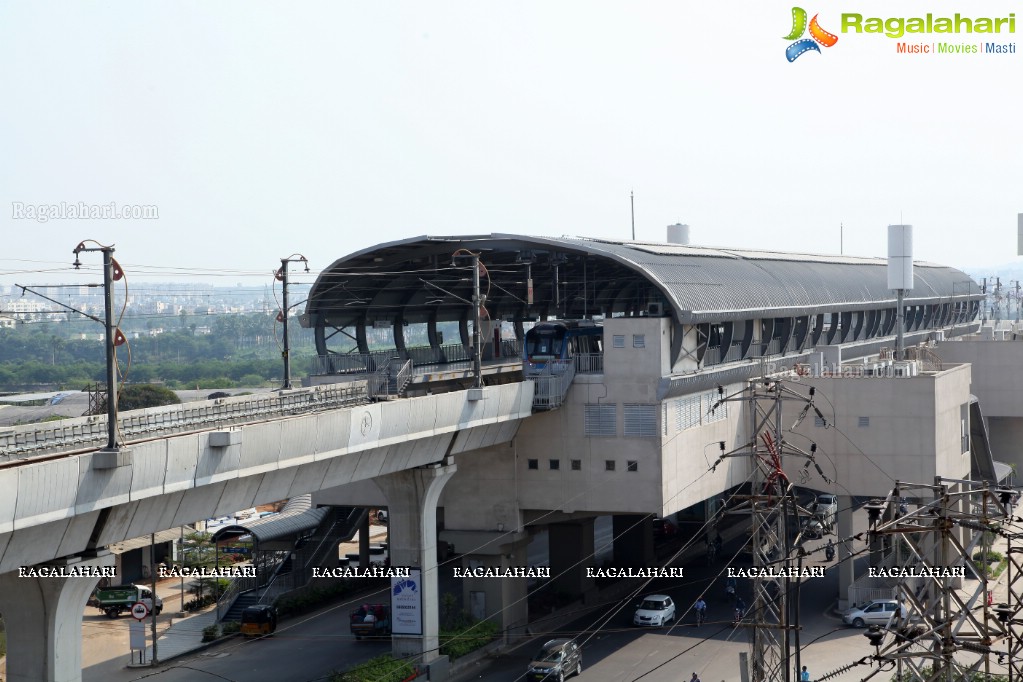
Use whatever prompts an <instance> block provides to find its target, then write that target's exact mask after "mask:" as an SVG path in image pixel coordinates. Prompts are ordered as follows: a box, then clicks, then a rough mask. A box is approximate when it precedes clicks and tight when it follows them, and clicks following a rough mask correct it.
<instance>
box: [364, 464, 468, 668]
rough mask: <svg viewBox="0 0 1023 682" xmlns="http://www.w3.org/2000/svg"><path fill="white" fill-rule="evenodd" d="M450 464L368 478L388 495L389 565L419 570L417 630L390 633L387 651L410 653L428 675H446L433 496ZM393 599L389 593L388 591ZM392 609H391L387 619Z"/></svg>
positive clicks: (436, 495) (451, 471) (437, 493)
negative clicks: (412, 633)
mask: <svg viewBox="0 0 1023 682" xmlns="http://www.w3.org/2000/svg"><path fill="white" fill-rule="evenodd" d="M455 470H456V467H455V465H454V464H447V465H441V464H436V465H429V466H425V467H420V468H418V469H407V470H405V471H398V472H395V473H392V474H387V475H385V476H378V477H377V478H375V479H373V480H374V482H375V483H376V484H377V485H378V486H379V487H380V490H381V491H382V492H383V493H384V496H386V497H387V510H388V515H387V525H388V538H387V548H388V555H389V556H390V561H391V566H395V567H396V566H409V567H411V568H418V569H420V570H421V584H420V585H419V592H420V595H421V603H422V609H421V621H422V634H421V635H403V634H395V635H394V636H393V637H392V639H391V651H392V653H393V654H394V655H395V656H397V657H415V658H416V659H417V660H418V661H419V663H420V666H421V667H427V668H429V669H430V679H432V680H440V679H444V678H445V677H446V670H447V657H446V656H441V655H440V651H439V647H440V618H439V613H440V612H439V606H440V605H439V601H440V599H439V590H438V587H437V582H438V580H437V579H438V577H439V576H438V571H437V500H438V499H440V494H441V491H442V490H443V489H444V485H445V484H446V483H447V482H448V481H449V480H450V479H451V477H452V476H453V475H454V473H455ZM392 602H393V595H392ZM393 620H394V614H392V623H393Z"/></svg>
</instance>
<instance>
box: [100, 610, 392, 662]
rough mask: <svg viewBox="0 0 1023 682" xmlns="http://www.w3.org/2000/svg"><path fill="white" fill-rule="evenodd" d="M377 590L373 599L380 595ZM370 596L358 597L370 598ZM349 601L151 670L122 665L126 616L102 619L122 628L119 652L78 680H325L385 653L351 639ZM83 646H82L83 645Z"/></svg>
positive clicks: (381, 645)
mask: <svg viewBox="0 0 1023 682" xmlns="http://www.w3.org/2000/svg"><path fill="white" fill-rule="evenodd" d="M385 592H386V591H382V592H381V594H380V596H379V597H376V599H377V600H381V599H386V594H385ZM373 600H374V597H365V596H363V597H360V599H359V601H360V603H361V602H363V601H373ZM350 608H352V605H351V604H339V605H335V606H330V607H326V608H324V609H321V610H319V611H316V612H315V613H312V614H309V615H307V616H304V617H300V618H297V619H295V620H289V621H285V622H284V623H282V624H281V626H280V627H279V628H278V630H277V632H276V633H275V634H274V635H273V636H272V637H265V638H260V639H248V640H246V639H241V638H232V639H230V640H227V641H225V642H224V643H222V644H217V645H215V646H213V647H211V648H210V649H207V650H206V651H204V652H200V653H198V654H196V655H194V656H185V657H182V658H180V659H175V660H173V661H171V662H170V663H169V664H168V665H167V666H161V667H158V668H156V669H150V668H136V669H125V668H124V665H125V663H126V661H127V659H128V656H127V631H128V623H127V619H120V620H118V621H107V624H109V627H118V626H119V627H121V628H123V630H124V636H123V640H124V644H123V648H122V649H121V650H120V651H121V653H120V654H118V655H116V656H114V657H113V658H110V659H106V660H103V661H100V662H97V663H95V664H92V665H89V666H87V667H86V668H85V669H84V670H83V671H82V680H83V682H127V681H128V680H141V679H146V680H151V681H152V682H188V681H194V680H205V679H208V680H234V681H237V682H260V681H261V680H273V681H274V682H311V681H312V680H329V679H330V674H331V672H332V671H340V670H345V669H347V668H350V667H352V666H353V665H355V664H356V663H359V662H361V661H364V660H366V659H369V658H372V657H374V656H378V655H380V654H383V653H388V652H389V651H390V650H391V643H390V641H381V642H374V641H366V640H363V641H359V642H356V641H355V640H354V639H353V638H352V637H351V636H350V634H349V632H348V612H349V609H350ZM85 646H88V644H86V645H85Z"/></svg>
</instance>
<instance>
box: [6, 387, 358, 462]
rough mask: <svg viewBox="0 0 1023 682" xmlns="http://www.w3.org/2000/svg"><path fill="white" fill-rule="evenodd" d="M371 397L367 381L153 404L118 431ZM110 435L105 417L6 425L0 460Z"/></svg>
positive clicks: (125, 415) (134, 435) (168, 428)
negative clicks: (177, 403) (153, 405)
mask: <svg viewBox="0 0 1023 682" xmlns="http://www.w3.org/2000/svg"><path fill="white" fill-rule="evenodd" d="M368 399H369V398H368V396H367V393H366V383H365V382H361V381H360V382H353V383H347V384H328V385H324V386H316V387H313V388H305V389H296V390H293V391H282V392H280V393H267V394H262V395H252V396H236V397H229V398H218V399H216V400H204V401H197V402H190V403H183V404H181V405H167V406H164V407H150V408H145V409H142V410H130V411H127V412H122V413H121V414H120V417H119V419H118V433H119V435H120V437H121V439H122V440H123V441H125V442H128V441H131V440H132V439H138V438H143V437H148V436H153V435H166V434H173V433H178V432H183V431H190V430H193V429H198V428H209V427H211V426H212V427H215V426H227V425H230V424H237V423H242V422H248V421H253V420H256V419H261V418H267V417H276V416H286V415H294V414H301V413H303V412H311V411H318V410H323V409H328V408H340V407H347V406H350V405H358V404H361V403H365V402H367V401H368ZM106 439H107V417H106V415H96V416H90V417H77V418H74V419H63V420H61V421H59V422H47V423H44V424H26V425H23V426H14V427H7V428H4V429H2V430H0V462H4V461H10V460H12V459H22V458H25V457H29V456H31V455H33V454H36V453H40V452H45V451H52V450H59V449H64V450H68V449H78V448H87V447H98V446H100V445H102V444H103V443H104V442H105V441H106Z"/></svg>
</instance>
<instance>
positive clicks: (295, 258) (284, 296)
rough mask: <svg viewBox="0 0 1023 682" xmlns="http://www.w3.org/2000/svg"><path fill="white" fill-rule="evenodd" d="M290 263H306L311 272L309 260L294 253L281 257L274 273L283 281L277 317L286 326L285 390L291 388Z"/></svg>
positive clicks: (282, 355) (307, 270) (284, 356)
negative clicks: (279, 309) (289, 336)
mask: <svg viewBox="0 0 1023 682" xmlns="http://www.w3.org/2000/svg"><path fill="white" fill-rule="evenodd" d="M288 263H305V271H306V272H309V261H307V260H306V257H305V256H303V255H302V254H300V253H293V254H291V255H290V256H288V257H287V258H282V259H281V267H280V269H279V270H277V272H275V273H274V277H275V278H277V280H279V281H280V282H281V290H282V293H281V312H280V314H279V315H278V316H277V319H278V320H280V321H281V324H282V325H283V326H284V350H283V351H281V357H283V358H284V385H283V386H281V388H282V389H283V390H288V389H290V388H291V342H290V340H289V339H288Z"/></svg>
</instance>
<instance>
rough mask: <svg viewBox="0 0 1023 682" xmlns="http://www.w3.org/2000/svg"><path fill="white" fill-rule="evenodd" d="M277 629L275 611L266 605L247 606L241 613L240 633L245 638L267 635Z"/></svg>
mask: <svg viewBox="0 0 1023 682" xmlns="http://www.w3.org/2000/svg"><path fill="white" fill-rule="evenodd" d="M276 629H277V609H276V608H274V607H273V606H268V605H266V604H259V605H256V606H249V607H247V608H246V609H245V610H244V611H242V629H241V633H242V634H243V635H245V636H246V637H260V636H263V635H269V634H271V633H272V632H273V631H274V630H276Z"/></svg>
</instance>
